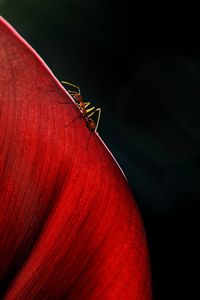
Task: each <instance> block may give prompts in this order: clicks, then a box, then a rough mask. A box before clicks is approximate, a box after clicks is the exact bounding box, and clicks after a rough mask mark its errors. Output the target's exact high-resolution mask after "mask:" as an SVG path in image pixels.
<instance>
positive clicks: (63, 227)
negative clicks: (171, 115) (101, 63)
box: [0, 17, 151, 300]
mask: <svg viewBox="0 0 200 300" xmlns="http://www.w3.org/2000/svg"><path fill="white" fill-rule="evenodd" d="M60 102H66V103H67V104H66V105H62V104H60ZM79 115H80V112H79V110H78V109H77V107H76V106H75V105H74V103H73V102H72V99H71V98H70V96H69V94H68V93H67V92H66V91H65V89H64V88H63V87H62V86H61V84H60V83H59V82H58V80H57V79H56V78H55V77H54V75H53V74H52V73H51V71H50V70H49V69H48V67H47V66H46V65H45V63H44V62H43V61H42V60H41V58H40V57H39V56H38V55H37V54H36V53H35V51H34V50H33V49H32V48H31V47H30V46H29V45H28V44H27V43H26V42H25V41H24V40H23V39H22V38H21V37H20V36H19V35H18V34H17V33H16V32H15V30H14V29H13V28H12V27H11V26H10V25H9V24H8V23H7V22H6V21H5V20H4V19H3V18H2V17H0V147H1V150H0V191H1V193H0V266H1V268H0V281H1V291H2V297H3V298H4V299H7V300H11V299H28V300H31V299H109V300H112V299H123V300H126V299H132V300H149V299H151V285H150V272H149V258H148V250H147V245H146V238H145V233H144V229H143V225H142V222H141V217H140V214H139V212H138V209H137V206H136V204H135V200H134V197H133V195H132V193H131V191H130V189H129V186H128V183H127V181H126V179H125V177H124V176H123V174H122V172H121V170H120V168H119V167H118V165H117V164H116V162H115V160H114V159H113V157H112V155H111V154H110V152H109V151H108V150H107V148H106V147H105V145H104V144H103V142H102V141H101V139H100V138H99V136H98V135H97V134H95V133H92V134H91V137H90V141H89V146H88V149H87V141H88V137H89V135H90V133H91V132H90V131H89V130H88V128H87V127H86V124H85V122H84V120H82V119H81V118H78V119H77V120H76V121H75V122H73V123H72V124H71V125H70V126H69V127H65V126H66V124H68V123H69V122H71V121H72V120H73V119H74V118H76V117H77V116H79Z"/></svg>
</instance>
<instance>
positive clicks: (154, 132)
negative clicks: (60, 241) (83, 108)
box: [0, 0, 200, 300]
mask: <svg viewBox="0 0 200 300" xmlns="http://www.w3.org/2000/svg"><path fill="white" fill-rule="evenodd" d="M133 3H134V2H131V1H128V0H124V1H122V2H119V1H114V0H107V1H106V0H101V1H100V0H96V1H95V0H65V1H64V0H63V1H61V0H59V1H47V0H43V1H39V0H29V1H25V0H24V1H15V0H7V1H6V0H0V13H1V14H2V15H3V16H4V17H5V18H6V19H7V20H8V21H9V22H10V23H11V24H12V25H13V26H14V27H15V28H16V29H17V30H18V31H19V33H20V34H21V35H22V36H23V37H25V38H26V40H27V41H28V42H29V43H30V44H31V45H32V46H33V47H34V48H35V50H36V51H37V52H38V53H39V54H40V55H41V56H42V58H43V59H44V60H45V62H46V63H47V64H48V65H49V67H50V68H51V69H52V71H53V72H54V74H55V75H56V77H57V78H58V79H60V80H63V79H64V80H66V81H70V82H72V83H75V84H77V85H79V86H80V87H81V90H82V94H83V95H84V97H85V98H86V99H90V100H91V101H92V102H93V103H94V104H95V105H97V106H100V107H101V108H102V117H101V120H100V126H99V133H100V135H101V137H102V138H103V139H104V141H105V142H106V144H107V145H108V146H109V148H110V149H111V151H112V152H113V154H114V155H115V157H116V159H117V160H118V162H119V163H120V165H121V166H122V168H123V170H124V172H125V173H126V175H127V177H128V180H129V183H130V185H131V187H132V189H133V192H134V194H135V197H136V199H137V203H138V206H139V208H140V211H141V214H142V216H143V220H144V225H145V228H146V232H147V238H148V243H149V248H150V259H151V266H152V281H153V294H154V299H155V300H162V299H183V298H186V299H197V298H198V296H197V295H196V293H197V292H198V278H199V275H198V273H197V275H196V273H195V270H197V272H198V270H199V269H198V266H197V263H198V256H199V248H198V239H199V222H198V217H199V212H200V205H199V195H200V185H199V175H200V151H199V150H200V118H199V114H200V110H199V102H200V84H199V83H200V47H199V38H200V30H199V24H198V10H197V9H195V8H194V9H193V12H191V15H190V16H189V11H188V7H186V8H185V11H183V10H182V11H180V8H178V9H176V10H175V8H174V7H173V6H172V7H167V5H166V7H165V6H164V7H162V8H161V7H158V6H155V7H153V6H149V7H147V6H146V5H145V3H144V4H142V7H140V8H139V7H136V6H134V5H133ZM196 11H197V12H196Z"/></svg>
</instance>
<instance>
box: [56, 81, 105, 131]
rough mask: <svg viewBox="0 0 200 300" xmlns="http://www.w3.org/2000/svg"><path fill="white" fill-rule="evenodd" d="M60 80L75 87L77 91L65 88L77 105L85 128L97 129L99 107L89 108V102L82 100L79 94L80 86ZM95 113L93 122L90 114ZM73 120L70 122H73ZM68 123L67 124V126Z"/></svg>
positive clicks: (99, 113)
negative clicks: (96, 114)
mask: <svg viewBox="0 0 200 300" xmlns="http://www.w3.org/2000/svg"><path fill="white" fill-rule="evenodd" d="M61 82H62V83H64V84H67V85H69V86H71V87H73V88H76V89H77V91H71V90H67V91H68V93H70V95H71V96H72V97H73V99H74V101H75V103H76V104H77V105H78V108H79V109H80V111H81V113H82V115H83V117H84V119H85V121H86V126H87V128H88V129H89V130H90V131H97V128H98V125H99V120H100V115H101V108H96V107H95V106H93V107H91V108H89V105H90V102H84V101H83V97H82V95H81V92H80V88H79V87H78V86H76V85H75V84H72V83H70V82H67V81H61ZM95 113H98V117H97V122H95V121H94V120H93V119H92V118H91V116H92V115H94V114H95ZM76 119H77V118H76ZM76 119H75V120H76ZM75 120H73V121H75ZM73 121H72V122H71V123H73ZM71 123H70V124H71ZM70 124H68V126H69V125H70Z"/></svg>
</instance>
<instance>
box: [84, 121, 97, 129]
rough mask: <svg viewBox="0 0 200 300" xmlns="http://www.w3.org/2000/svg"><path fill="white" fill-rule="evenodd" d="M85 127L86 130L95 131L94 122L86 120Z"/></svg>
mask: <svg viewBox="0 0 200 300" xmlns="http://www.w3.org/2000/svg"><path fill="white" fill-rule="evenodd" d="M86 125H87V128H88V129H89V130H90V131H95V129H96V123H95V121H94V120H92V119H88V120H87V122H86Z"/></svg>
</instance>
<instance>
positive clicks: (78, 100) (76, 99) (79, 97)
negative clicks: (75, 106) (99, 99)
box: [73, 94, 83, 102]
mask: <svg viewBox="0 0 200 300" xmlns="http://www.w3.org/2000/svg"><path fill="white" fill-rule="evenodd" d="M73 98H74V100H75V101H77V102H81V101H82V100H83V97H82V96H81V95H80V94H74V95H73Z"/></svg>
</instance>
